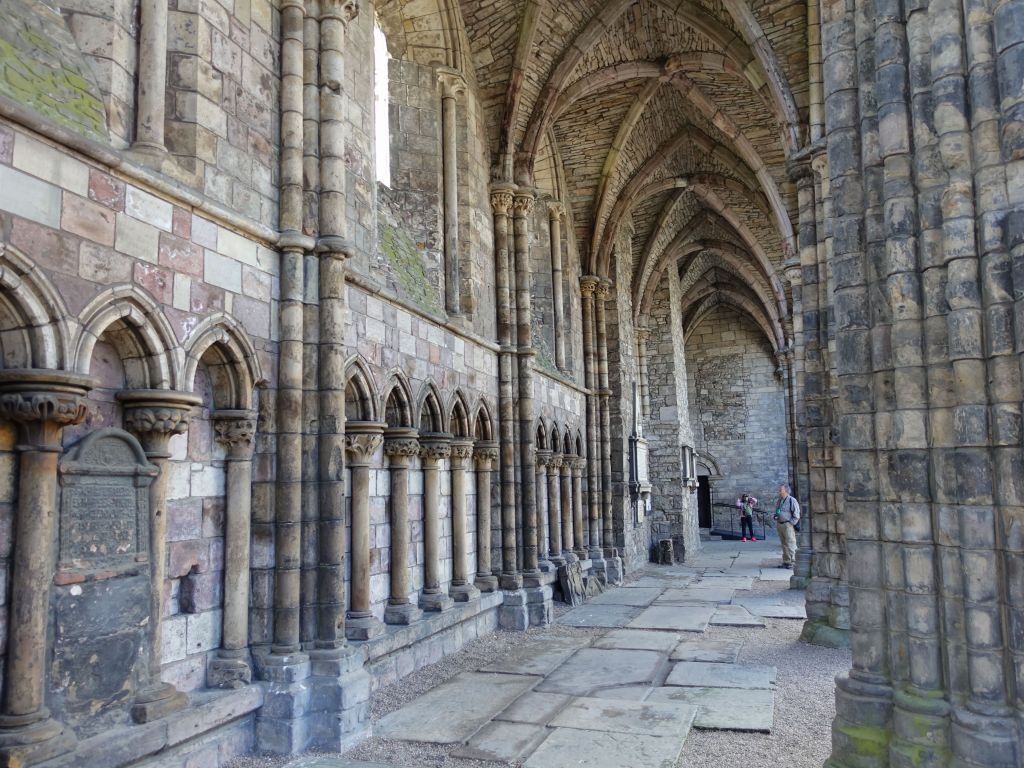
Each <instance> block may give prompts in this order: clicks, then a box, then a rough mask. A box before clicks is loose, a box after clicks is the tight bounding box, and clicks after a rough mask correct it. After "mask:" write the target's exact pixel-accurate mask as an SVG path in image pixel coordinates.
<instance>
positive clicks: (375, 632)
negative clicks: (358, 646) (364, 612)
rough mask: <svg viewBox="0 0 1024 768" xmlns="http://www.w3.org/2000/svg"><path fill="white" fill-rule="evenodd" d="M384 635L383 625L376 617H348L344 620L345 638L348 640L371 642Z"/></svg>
mask: <svg viewBox="0 0 1024 768" xmlns="http://www.w3.org/2000/svg"><path fill="white" fill-rule="evenodd" d="M383 634H384V624H383V623H382V622H381V620H380V619H378V618H377V617H376V616H373V615H370V616H355V617H353V616H349V617H347V618H346V619H345V637H346V638H348V639H349V640H372V639H373V638H375V637H380V636H381V635H383Z"/></svg>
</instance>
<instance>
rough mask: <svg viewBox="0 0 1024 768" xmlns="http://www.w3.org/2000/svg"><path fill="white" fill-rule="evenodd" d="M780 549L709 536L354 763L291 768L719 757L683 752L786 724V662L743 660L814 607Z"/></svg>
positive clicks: (433, 699)
mask: <svg viewBox="0 0 1024 768" xmlns="http://www.w3.org/2000/svg"><path fill="white" fill-rule="evenodd" d="M777 551H778V550H777V546H772V545H765V544H764V543H758V544H742V543H739V542H711V543H709V544H708V546H707V548H706V550H705V552H704V553H703V554H702V556H701V557H700V558H699V560H698V561H697V562H696V563H694V564H691V565H687V566H675V567H663V566H653V565H652V566H648V567H647V568H645V569H644V571H643V572H642V573H641V574H639V578H636V579H634V580H633V581H631V582H630V583H629V584H627V585H626V586H624V587H622V588H619V589H612V590H609V591H608V592H605V593H603V594H601V595H599V596H597V597H596V598H594V599H593V600H591V601H590V602H589V603H587V604H586V605H583V606H581V607H578V608H575V609H572V610H569V611H567V612H564V613H563V614H562V615H561V616H560V617H559V618H558V619H557V626H554V627H551V628H550V629H548V630H536V631H531V632H529V633H525V634H523V635H521V636H520V639H518V640H516V641H515V642H512V643H509V644H508V647H509V650H508V651H507V652H505V653H502V654H491V656H490V658H489V659H487V660H486V661H485V663H480V660H479V659H477V660H476V663H475V664H472V663H469V664H466V665H465V666H463V668H462V671H459V672H457V673H456V674H453V675H451V676H450V677H448V679H447V680H445V681H444V682H442V683H441V684H440V685H436V686H434V687H432V688H429V689H427V690H425V691H424V692H423V693H421V694H420V695H418V696H416V697H415V698H412V699H411V700H409V701H403V702H401V704H400V705H399V706H398V707H397V708H395V709H394V711H391V712H390V713H389V714H387V715H385V716H384V717H382V718H381V719H379V720H378V721H377V722H375V724H374V735H375V738H374V739H373V740H372V742H371V743H370V744H369V745H365V746H363V747H360V748H358V749H357V750H355V751H354V752H353V753H350V756H349V758H341V757H326V756H324V757H309V758H300V759H299V760H298V761H295V762H293V763H291V764H289V765H291V766H295V767H296V768H299V767H300V766H301V768H350V767H351V768H355V767H356V766H370V765H373V766H374V768H377V766H385V765H386V766H387V768H391V767H392V766H396V767H397V766H402V767H403V768H404V767H405V766H414V765H446V766H466V767H467V768H469V767H470V766H474V767H475V766H483V765H491V766H493V765H495V764H496V763H497V764H501V765H523V766H525V768H551V767H552V766H569V765H572V766H588V767H590V768H606V767H607V768H623V766H632V765H635V766H640V765H643V766H660V767H663V768H674V767H675V766H678V765H686V766H690V765H697V764H707V765H712V764H715V765H720V764H721V763H720V762H705V761H704V760H703V759H690V758H686V757H685V755H686V754H689V752H690V750H687V751H686V752H684V747H685V745H686V742H687V738H688V737H691V739H692V738H693V737H692V736H691V729H700V730H701V731H702V732H714V731H723V735H725V734H724V732H725V731H728V735H729V737H730V738H733V739H741V738H742V735H741V734H737V733H736V731H746V732H753V733H768V732H770V731H771V730H772V729H773V727H774V726H775V702H776V693H777V692H776V668H775V666H773V665H770V664H759V663H747V662H746V661H744V660H743V659H740V658H739V656H740V652H741V648H744V651H743V655H744V657H746V656H747V655H748V649H750V648H751V647H753V648H754V649H755V650H756V647H757V643H758V637H765V635H764V634H762V635H760V636H759V635H758V634H757V633H759V632H760V633H764V632H765V630H763V629H761V628H763V627H764V626H765V624H766V619H767V620H768V621H769V622H770V621H771V620H772V619H776V618H778V619H792V620H794V621H792V622H787V624H789V626H787V627H785V629H786V630H787V633H788V636H789V637H794V635H795V633H796V632H797V631H798V627H799V624H800V622H799V619H801V618H803V616H804V609H803V600H802V598H803V595H802V593H800V592H794V591H789V590H788V589H787V587H788V583H787V582H788V579H789V576H790V574H791V572H790V571H788V570H784V569H780V568H778V567H777V564H778V562H779V558H778V555H777ZM773 623H776V624H777V623H778V622H773ZM724 628H735V631H731V630H725V629H724ZM501 634H507V633H501ZM712 636H713V637H712ZM788 643H789V645H790V646H792V645H793V643H792V641H791V640H790V641H788ZM799 647H800V648H803V647H806V646H799ZM444 663H445V662H442V664H444ZM840 668H841V665H840ZM422 671H423V670H421V672H422ZM417 674H418V673H417ZM832 674H834V672H829V671H827V670H826V675H825V676H824V678H823V680H824V682H823V683H822V684H821V685H820V686H819V687H827V688H828V690H824V691H822V692H821V694H822V698H821V700H822V701H826V702H830V700H831V696H832V692H831V687H830V685H829V683H830V680H831V675H832ZM397 686H402V683H401V682H400V683H398V684H397ZM397 686H396V687H397ZM399 690H400V689H399ZM421 690H422V689H421ZM822 714H823V715H827V716H828V717H827V719H830V715H828V713H824V712H823V713H822ZM823 733H827V722H826V727H825V729H824V731H823ZM701 738H704V737H701ZM825 738H827V736H825ZM403 745H407V746H403ZM805 746H806V744H805ZM711 749H712V747H709V746H708V745H707V744H704V745H702V746H701V749H700V752H701V754H704V753H708V752H709V751H710V750H711ZM681 755H683V756H684V759H682V760H681ZM357 756H358V757H360V758H363V759H371V760H378V761H380V760H385V761H386V763H385V762H377V763H366V762H357V761H355V760H354V759H353V758H355V757H357ZM421 760H422V762H421ZM737 764H741V765H742V764H749V765H760V764H761V761H760V760H757V759H756V758H755V759H754V760H753V762H748V761H745V760H741V761H740V762H738V763H737ZM800 764H803V763H800ZM816 764H818V765H820V760H817V763H816ZM790 765H793V763H790Z"/></svg>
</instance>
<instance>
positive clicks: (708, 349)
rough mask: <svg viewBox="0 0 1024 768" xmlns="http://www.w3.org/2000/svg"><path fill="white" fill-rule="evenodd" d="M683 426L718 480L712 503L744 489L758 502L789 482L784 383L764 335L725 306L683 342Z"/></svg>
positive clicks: (728, 501)
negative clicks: (686, 416) (686, 410)
mask: <svg viewBox="0 0 1024 768" xmlns="http://www.w3.org/2000/svg"><path fill="white" fill-rule="evenodd" d="M686 367H687V374H688V375H687V387H688V391H689V399H690V423H691V424H692V425H693V431H694V437H695V439H696V446H697V451H698V453H706V454H710V455H711V456H712V457H713V458H714V460H715V462H716V463H717V465H718V468H719V471H720V473H721V475H722V479H721V480H719V481H717V482H714V483H713V484H712V497H713V498H712V501H714V502H722V503H726V504H731V503H733V502H734V501H735V500H736V499H737V498H738V497H739V495H740V494H742V493H751V494H753V495H754V496H757V498H758V499H760V500H761V505H762V507H770V506H771V505H772V504H773V503H774V502H773V500H774V498H775V493H776V491H777V489H778V484H779V483H783V482H791V478H790V466H789V449H788V447H787V445H788V443H787V436H786V401H785V387H784V384H783V382H782V380H781V379H780V377H779V376H778V375H777V374H776V370H777V367H778V366H777V363H776V360H775V356H774V355H773V354H772V350H771V347H770V346H769V345H768V342H767V340H766V339H765V338H764V333H763V332H762V331H761V329H760V328H758V327H757V326H756V325H755V324H754V323H753V322H752V321H751V320H750V319H749V318H748V317H746V316H745V315H743V314H741V313H739V312H737V311H735V310H734V309H732V308H731V307H723V306H719V307H717V308H715V309H714V310H712V311H711V312H709V313H708V314H707V315H706V316H705V317H704V318H703V319H702V320H701V321H700V322H699V323H698V324H697V326H696V327H695V328H694V329H693V331H692V332H691V333H690V335H689V337H688V338H687V340H686Z"/></svg>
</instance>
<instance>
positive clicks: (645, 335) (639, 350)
mask: <svg viewBox="0 0 1024 768" xmlns="http://www.w3.org/2000/svg"><path fill="white" fill-rule="evenodd" d="M650 338H651V331H650V329H648V328H646V327H644V326H640V327H639V328H637V329H636V357H637V363H638V367H639V369H640V408H641V412H642V415H643V417H644V419H650V418H651V398H650V391H649V389H648V386H649V382H648V377H647V341H648V340H649V339H650Z"/></svg>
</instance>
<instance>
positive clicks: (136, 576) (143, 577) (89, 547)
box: [47, 429, 159, 738]
mask: <svg viewBox="0 0 1024 768" xmlns="http://www.w3.org/2000/svg"><path fill="white" fill-rule="evenodd" d="M158 471H159V470H158V469H157V467H156V466H154V465H153V464H151V463H150V462H149V461H148V460H147V459H146V454H145V452H144V451H143V450H142V446H141V445H139V442H138V441H137V440H136V439H135V438H134V437H133V436H132V435H130V434H129V433H127V432H124V431H122V430H120V429H100V430H97V431H95V432H92V433H90V434H88V435H86V436H85V437H84V438H82V440H81V441H79V442H78V443H76V444H75V445H74V446H72V448H71V449H69V450H68V452H67V453H66V454H65V456H64V458H63V460H62V461H61V463H60V484H61V500H60V538H59V548H60V557H59V562H58V568H57V574H56V578H55V579H54V582H55V584H54V589H53V595H52V600H53V602H52V610H51V617H52V626H53V634H52V637H53V654H52V656H51V661H50V663H51V667H50V675H49V677H50V681H51V688H50V692H49V695H48V697H47V705H48V706H49V707H50V709H51V710H52V711H53V712H54V713H55V714H56V715H57V716H58V717H59V718H60V720H61V721H62V722H64V723H67V724H68V725H70V726H71V727H72V728H74V730H75V732H76V733H77V734H78V736H79V738H88V737H89V736H92V735H95V734H97V733H102V732H105V731H109V730H110V729H112V728H117V727H119V726H122V725H127V724H128V723H130V722H131V717H130V709H131V706H132V702H133V701H134V698H135V692H136V691H137V690H138V689H139V687H140V686H141V685H142V684H144V683H145V680H144V676H145V674H146V670H147V668H148V666H147V662H148V656H147V655H146V649H147V648H148V647H149V642H148V638H149V633H150V631H151V624H150V621H149V616H150V600H151V595H150V576H149V550H150V542H149V536H150V534H149V492H150V485H152V483H153V480H154V479H155V478H156V476H157V474H158Z"/></svg>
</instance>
